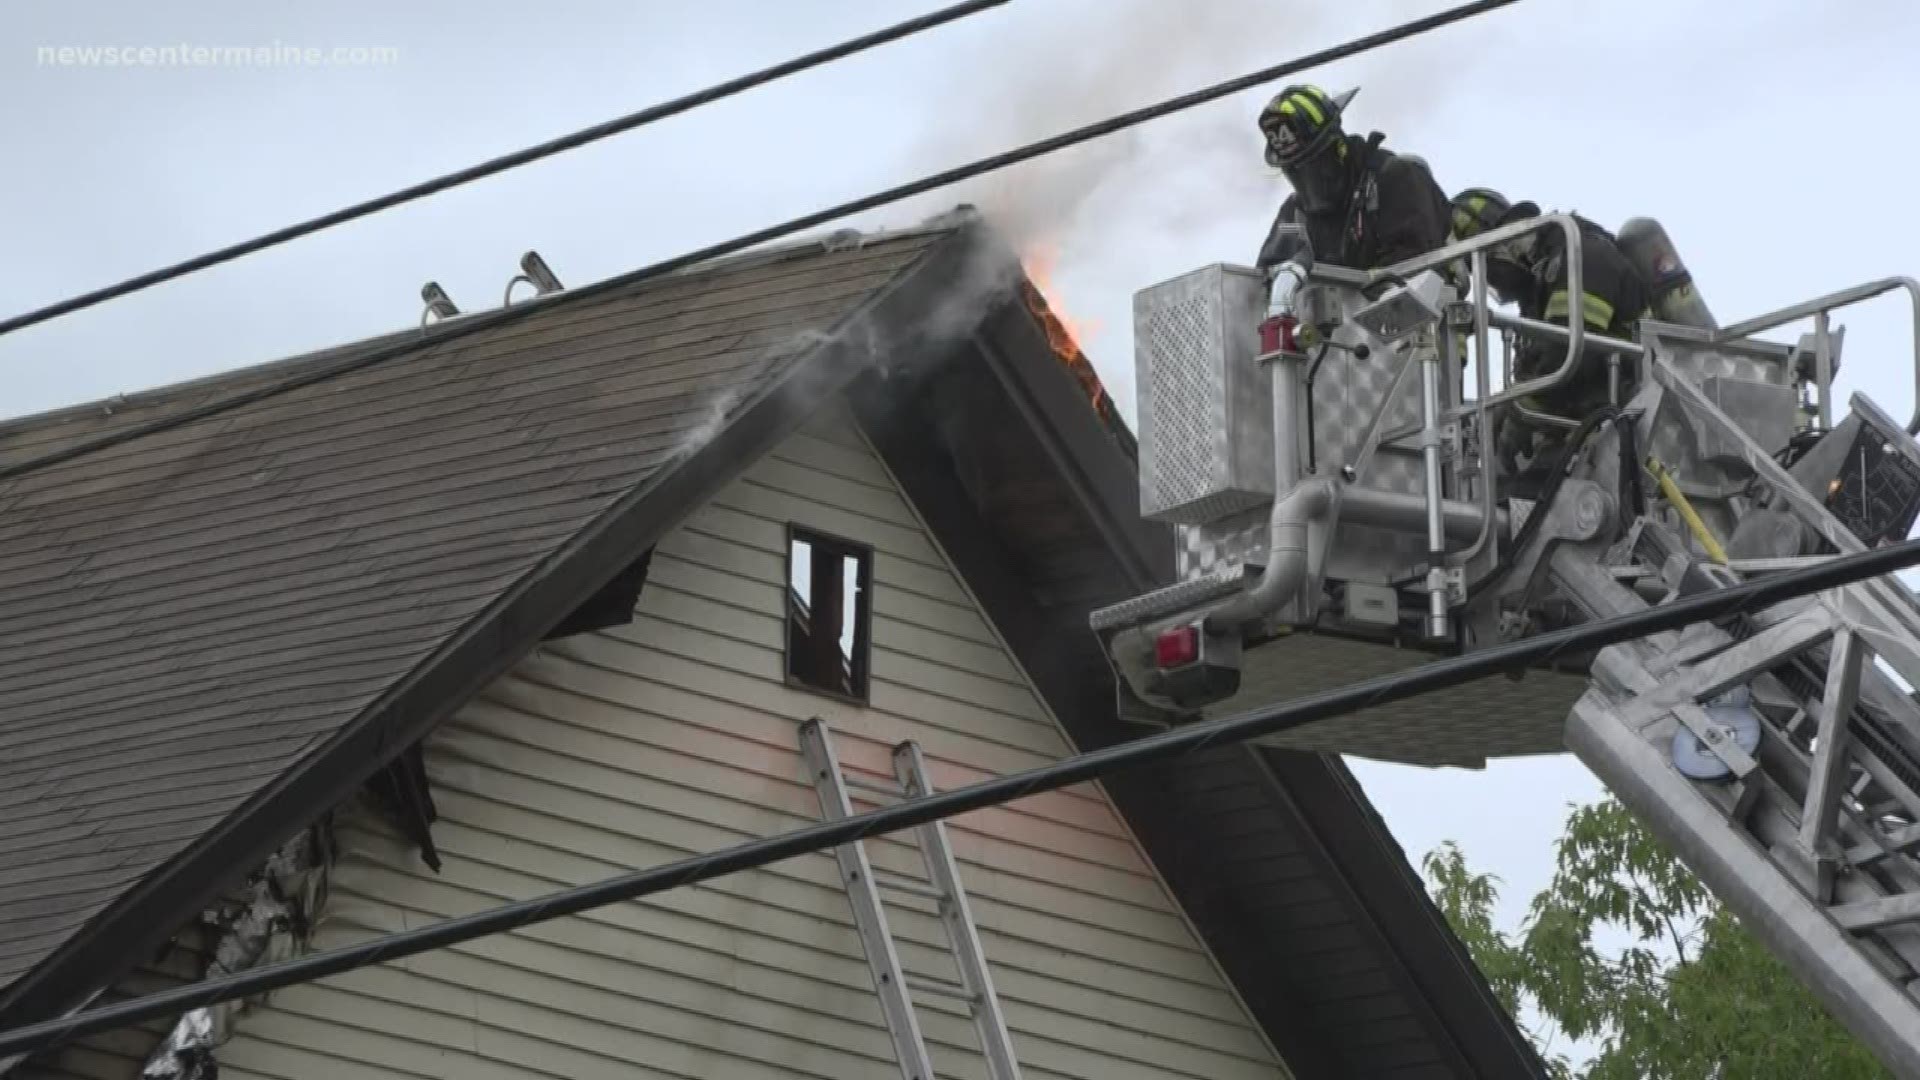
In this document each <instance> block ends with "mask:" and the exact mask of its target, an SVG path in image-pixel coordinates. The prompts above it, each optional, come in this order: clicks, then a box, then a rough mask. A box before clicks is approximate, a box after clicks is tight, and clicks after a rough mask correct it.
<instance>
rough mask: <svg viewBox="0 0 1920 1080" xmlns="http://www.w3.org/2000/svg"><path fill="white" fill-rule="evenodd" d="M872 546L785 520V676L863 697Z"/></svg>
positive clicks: (821, 689)
mask: <svg viewBox="0 0 1920 1080" xmlns="http://www.w3.org/2000/svg"><path fill="white" fill-rule="evenodd" d="M872 594H873V550H872V549H871V548H868V547H866V546H865V545H863V544H856V543H853V542H852V541H849V540H840V539H836V538H833V537H829V536H823V535H821V534H819V533H815V532H810V531H808V530H806V529H802V528H800V527H799V526H790V527H789V528H788V533H787V682H788V683H789V684H792V685H795V686H801V687H805V688H806V689H809V690H816V691H819V692H821V693H824V694H832V695H834V696H836V697H843V698H848V699H851V700H853V701H859V702H865V701H866V700H867V670H868V661H869V654H870V651H871V649H870V646H869V643H868V640H867V635H868V632H869V627H870V626H871V625H872V622H873V610H872Z"/></svg>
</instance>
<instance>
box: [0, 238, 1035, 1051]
mask: <svg viewBox="0 0 1920 1080" xmlns="http://www.w3.org/2000/svg"><path fill="white" fill-rule="evenodd" d="M920 231H949V232H952V233H953V236H952V237H950V238H947V239H944V240H940V241H936V242H934V243H932V244H930V245H928V247H927V249H926V250H925V251H923V252H921V253H920V254H919V255H918V256H917V257H916V258H915V260H914V261H913V262H912V263H911V264H910V265H908V266H907V267H906V268H904V269H903V270H901V271H900V272H899V273H898V274H897V275H896V276H895V277H894V278H893V279H892V280H891V281H890V282H888V283H887V284H886V285H884V286H882V287H881V288H880V289H878V290H876V292H875V293H874V294H873V295H872V296H870V297H868V298H867V299H866V300H865V301H864V302H863V303H862V304H861V305H860V306H859V307H857V308H856V309H855V310H854V311H852V312H851V313H849V314H848V315H847V316H846V317H844V318H842V319H841V320H840V321H839V323H838V324H836V326H835V329H834V331H832V332H830V333H828V334H827V335H825V340H822V341H818V342H816V343H814V344H813V345H812V347H811V348H810V349H809V351H808V352H807V353H806V354H805V355H803V356H800V357H796V358H795V359H794V361H793V362H792V364H791V365H790V366H789V367H788V368H787V369H786V370H785V371H784V372H782V373H781V374H779V375H777V376H775V377H774V379H773V381H772V382H771V384H770V385H768V386H766V387H764V388H763V389H761V390H760V391H759V392H758V393H756V394H755V396H754V397H753V398H752V399H751V400H749V401H748V402H746V403H744V404H742V405H741V406H739V407H738V409H737V411H736V412H735V413H734V415H733V416H732V417H731V418H730V419H729V420H728V421H727V422H726V423H725V424H724V425H723V426H722V427H721V429H720V431H719V432H718V433H717V434H715V435H714V436H713V437H712V439H710V440H709V441H708V442H707V443H706V444H704V445H703V446H701V447H700V448H699V449H697V450H695V451H693V452H691V453H688V454H687V455H685V456H683V457H681V458H679V459H677V460H675V461H673V462H671V463H669V464H667V465H665V466H663V467H662V468H661V469H660V470H659V471H658V472H656V473H655V474H654V475H653V476H652V477H651V478H649V479H648V480H647V481H646V482H644V483H643V484H642V485H641V486H639V487H638V488H636V489H634V490H633V491H630V492H629V493H627V494H626V495H624V496H622V497H621V498H620V499H618V500H617V501H616V502H614V503H613V505H612V506H610V507H609V508H608V509H607V510H606V511H605V512H603V513H602V514H601V515H600V516H599V517H598V518H597V519H596V520H594V521H593V523H592V524H590V525H589V526H587V527H586V528H585V529H583V530H582V531H581V532H579V533H578V534H576V535H575V536H574V537H573V538H572V539H570V540H569V541H567V542H566V543H565V544H564V545H563V546H562V547H561V548H560V549H559V550H557V551H556V552H554V553H553V554H552V555H550V556H549V557H547V558H546V559H545V560H543V561H542V562H541V563H540V564H539V565H538V566H537V567H536V568H535V569H534V570H532V571H530V572H529V573H528V574H527V575H525V576H524V577H523V578H522V579H521V580H520V581H518V582H516V583H515V584H514V585H513V586H511V587H509V589H507V590H506V591H505V592H504V593H503V594H502V595H501V596H500V597H499V598H498V599H496V600H495V601H494V602H493V603H492V604H490V605H489V606H488V607H487V608H486V609H485V610H484V611H483V612H482V613H481V614H480V615H479V616H478V617H477V618H476V619H475V620H473V621H472V622H471V623H469V624H468V625H467V626H466V627H465V628H464V629H463V630H462V631H461V632H459V633H458V634H456V635H454V636H453V637H452V638H451V639H450V640H448V641H447V642H445V643H444V644H443V645H442V646H441V647H440V648H438V649H437V650H435V651H434V653H433V654H431V655H430V656H429V657H428V659H427V660H425V661H424V662H422V663H421V664H420V665H419V666H418V667H416V668H415V669H414V670H413V671H412V672H411V673H410V674H409V675H407V676H406V677H404V678H403V679H402V680H401V681H400V682H399V683H397V684H396V685H395V686H394V688H392V689H391V690H390V691H389V692H388V693H387V694H385V695H383V696H382V697H381V698H380V699H379V700H377V701H376V702H374V703H373V704H372V705H371V706H370V707H368V708H367V709H365V710H364V711H362V712H361V713H360V714H359V715H358V716H357V717H355V718H354V719H353V720H352V721H350V722H349V723H347V725H346V726H345V727H344V728H343V729H342V730H341V731H340V732H339V733H338V734H337V735H336V736H335V737H333V738H331V739H329V740H327V742H326V743H325V744H324V745H322V746H321V747H319V748H318V749H316V750H314V751H313V752H312V753H310V754H309V755H308V756H307V757H306V758H304V759H303V760H302V761H301V762H300V763H299V764H298V765H296V766H294V767H293V768H292V769H290V770H288V772H286V773H285V774H283V775H282V776H280V777H279V778H278V779H277V780H276V781H275V782H274V783H273V784H272V785H271V786H269V787H268V788H266V789H264V790H263V791H262V792H261V793H259V794H258V795H256V796H255V797H253V798H252V799H249V800H248V801H247V802H246V803H244V804H243V805H241V806H240V807H238V808H236V809H235V810H234V811H233V812H232V813H230V814H229V815H228V816H227V817H226V819H225V820H223V821H222V822H221V823H220V824H219V825H218V826H216V827H214V828H213V829H211V830H209V831H208V832H206V833H205V834H203V835H202V836H201V837H200V838H199V839H198V840H197V841H195V842H194V843H193V844H192V845H190V846H189V847H187V848H186V849H185V850H184V851H183V852H182V854H181V855H180V856H179V857H177V858H175V859H173V860H171V861H170V862H169V863H167V864H165V865H164V866H162V867H161V868H160V869H159V870H158V871H156V872H154V873H152V874H149V875H148V876H147V877H146V878H145V879H143V880H141V881H140V882H139V883H137V884H136V885H134V886H133V887H132V888H130V889H129V890H128V891H127V892H125V893H123V894H121V896H120V898H119V899H118V900H117V901H116V902H114V903H113V904H111V905H110V906H108V907H107V908H106V909H105V910H104V911H103V912H102V913H101V914H100V915H98V916H97V917H95V918H94V919H92V920H90V921H89V923H88V924H87V925H86V926H84V927H83V928H82V929H80V930H79V931H77V932H76V933H75V934H74V935H73V936H71V937H69V938H68V939H67V941H66V942H65V943H64V944H63V945H62V946H61V947H59V948H58V949H56V950H54V951H53V952H52V953H50V954H49V955H48V956H47V957H46V958H44V959H43V960H42V961H41V962H40V963H39V964H37V965H36V966H35V967H33V968H32V969H31V970H29V971H28V972H27V973H26V974H25V975H23V976H21V977H20V978H19V979H17V980H16V981H15V982H14V983H13V984H12V985H11V986H8V987H7V988H6V989H5V990H4V992H0V1023H5V1024H7V1025H9V1026H11V1025H17V1024H21V1023H28V1022H33V1021H37V1020H44V1019H48V1018H51V1017H53V1016H55V1015H58V1014H60V1013H62V1012H64V1011H66V1010H68V1009H70V1008H72V1007H73V1005H74V1004H75V1003H76V1002H77V1001H79V1000H80V999H81V998H83V997H84V996H85V995H87V994H88V993H90V992H94V991H96V990H97V989H98V988H99V987H100V986H103V985H107V984H110V983H112V982H113V981H114V980H116V979H118V978H120V977H121V976H122V975H124V974H125V972H126V971H127V970H129V969H130V968H131V966H132V965H133V963H134V962H136V961H137V959H138V958H139V957H142V956H145V955H148V954H149V953H151V952H153V951H154V950H156V949H159V948H161V947H163V946H164V945H165V943H166V942H167V940H169V938H170V937H171V936H172V935H173V933H174V932H176V931H177V930H178V928H179V927H180V926H182V925H185V924H186V922H187V921H189V920H190V919H192V918H193V917H194V916H195V914H196V913H197V912H199V911H200V910H201V909H202V908H203V907H205V906H206V903H207V902H208V901H209V900H210V899H211V898H212V897H213V896H216V895H218V894H219V893H220V892H221V891H222V890H223V889H225V888H227V887H229V886H231V885H232V884H233V883H234V882H236V881H238V880H240V878H242V877H243V876H244V875H245V874H246V873H247V872H249V871H250V870H251V869H252V868H253V867H254V866H255V865H256V864H257V863H259V862H260V861H262V860H263V859H265V858H266V857H267V856H268V855H269V854H270V853H271V852H272V850H273V849H274V847H275V846H276V845H277V844H279V843H280V842H282V841H283V840H284V839H285V838H286V836H287V835H289V833H290V831H291V830H296V829H299V828H304V827H305V826H306V825H307V824H308V823H309V822H310V821H312V820H313V819H315V818H316V817H318V816H319V815H320V814H322V813H324V812H326V811H327V810H328V809H330V808H331V807H333V806H335V805H338V804H339V803H340V802H342V801H343V800H345V799H346V798H348V797H349V796H351V795H352V793H353V792H354V791H355V790H357V789H358V788H359V786H360V785H362V784H364V783H365V782H366V780H367V779H368V777H370V776H372V775H373V774H374V773H375V772H376V771H377V770H378V769H380V768H381V767H383V766H384V765H385V764H386V763H387V762H388V760H390V759H391V758H392V757H394V756H395V755H397V754H399V753H400V752H402V751H403V750H404V749H405V748H406V747H407V746H408V745H410V744H411V743H412V742H414V741H415V740H417V739H418V738H419V737H420V736H422V735H423V734H425V733H426V732H427V731H429V730H431V729H432V728H433V727H435V726H436V725H438V724H439V723H440V722H441V721H443V720H444V719H445V718H446V717H447V716H449V715H451V714H452V713H453V712H455V711H456V710H457V709H459V708H460V707H461V706H463V705H464V704H465V703H466V702H467V701H469V700H471V699H472V698H473V697H474V696H475V695H477V694H478V693H479V692H480V691H482V690H483V689H484V688H485V687H486V686H487V685H488V684H490V683H491V682H493V681H494V680H495V679H497V678H499V677H500V676H501V675H504V674H505V673H506V672H507V671H508V670H509V669H510V668H511V667H512V666H513V665H514V664H516V663H518V662H519V661H520V660H521V659H522V658H523V657H524V656H525V655H526V654H527V653H528V652H530V651H531V650H532V648H533V647H534V646H535V645H537V644H538V642H539V641H540V640H541V638H542V637H543V636H544V635H545V634H546V632H547V631H548V630H550V629H551V628H552V627H553V626H554V625H557V624H558V623H559V622H560V620H562V619H564V618H565V617H566V616H567V615H568V614H569V613H570V612H572V611H573V610H575V609H576V608H578V607H579V606H580V605H581V604H582V603H584V602H585V601H586V600H587V599H588V598H589V597H590V596H592V594H593V593H594V592H595V591H596V590H598V589H599V588H601V587H602V586H603V585H604V584H605V582H606V581H607V579H609V578H611V577H612V576H614V575H615V574H618V573H619V572H621V570H622V569H624V568H625V567H626V566H628V565H629V564H631V562H632V561H633V557H634V553H635V552H639V551H644V550H646V549H647V548H649V547H651V546H653V544H654V543H655V542H656V541H658V540H659V538H660V537H661V536H663V535H664V534H666V533H667V532H668V531H670V530H671V529H673V528H675V527H677V526H678V524H679V523H680V522H681V521H682V520H683V519H684V518H685V517H686V516H687V515H688V514H689V513H691V512H692V511H693V510H694V509H696V508H697V507H699V506H700V505H702V504H703V503H704V502H705V501H706V500H707V499H709V498H711V497H712V495H713V494H715V493H716V492H718V491H719V490H720V489H721V488H722V487H723V486H724V485H725V484H727V483H728V482H730V481H731V480H732V479H734V477H735V476H736V475H737V474H738V473H739V472H741V471H743V470H744V469H745V468H746V467H748V466H749V465H750V464H751V463H752V462H753V461H755V460H757V459H758V458H759V457H761V456H763V455H764V454H765V453H766V452H768V451H770V450H772V449H773V447H774V446H776V445H777V444H778V443H779V442H780V441H781V440H783V439H785V438H787V437H788V436H789V435H790V434H791V433H792V432H793V431H795V430H798V428H799V427H800V426H801V425H802V424H803V423H804V422H805V421H806V420H807V418H808V417H810V416H811V415H812V414H813V412H814V411H815V410H816V409H817V408H818V407H819V405H820V404H822V403H823V402H824V401H826V400H827V399H828V398H829V397H830V396H831V395H832V394H834V393H838V392H839V391H841V390H842V389H844V388H845V387H847V386H848V385H850V384H851V383H852V381H853V380H854V379H855V378H857V377H858V376H859V375H860V374H861V373H862V372H864V371H866V370H868V369H869V368H870V367H871V366H872V363H873V360H874V358H875V356H876V355H880V351H878V350H876V345H877V344H878V345H881V346H884V347H885V349H892V350H900V351H902V352H912V351H914V350H911V349H902V346H903V345H905V344H907V343H909V342H915V341H918V342H919V343H920V344H922V345H926V344H927V342H926V341H925V334H926V330H925V322H926V320H925V319H924V318H923V317H922V316H923V315H924V313H925V312H926V311H927V310H930V309H932V308H934V307H935V306H936V305H937V304H938V303H939V302H940V300H941V299H942V298H943V296H944V294H945V291H946V288H947V286H948V285H950V284H951V282H952V281H953V280H954V279H955V277H956V276H957V275H959V274H961V273H963V272H964V271H966V270H967V269H968V268H969V267H970V266H971V265H973V263H972V260H977V259H979V258H980V257H981V256H982V254H983V252H984V253H985V254H987V255H988V256H989V257H997V256H996V255H995V253H994V252H993V251H992V246H991V244H990V243H989V242H988V241H987V238H986V236H985V235H984V234H983V232H982V231H981V230H979V229H977V228H973V227H962V228H957V229H956V228H954V227H953V226H951V225H949V226H944V227H943V228H942V229H940V230H920ZM918 351H919V352H921V353H922V354H924V353H926V352H927V351H929V350H927V349H925V348H923V349H920V350H918Z"/></svg>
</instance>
